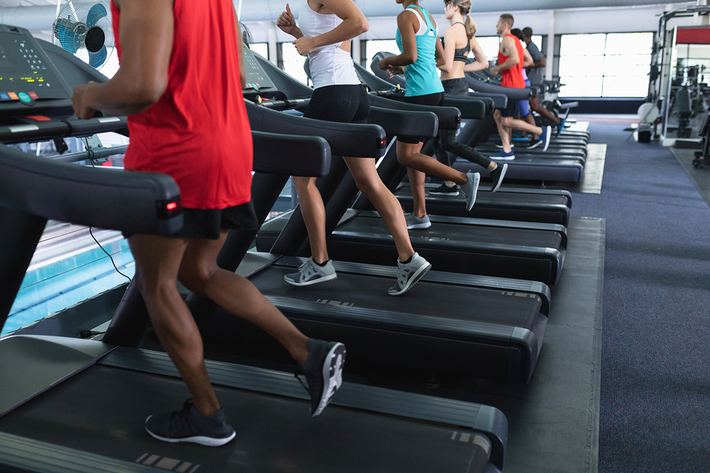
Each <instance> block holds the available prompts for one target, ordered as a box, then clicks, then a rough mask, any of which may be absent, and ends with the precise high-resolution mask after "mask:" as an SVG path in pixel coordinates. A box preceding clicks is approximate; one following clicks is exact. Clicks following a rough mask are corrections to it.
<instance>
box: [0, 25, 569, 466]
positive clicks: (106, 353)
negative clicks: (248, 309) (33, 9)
mask: <svg viewBox="0 0 710 473" xmlns="http://www.w3.org/2000/svg"><path fill="white" fill-rule="evenodd" d="M20 45H21V46H20ZM28 47H29V48H30V49H33V50H34V51H36V52H37V53H39V56H41V59H42V61H43V62H44V63H45V64H46V65H47V69H46V71H43V74H45V80H46V81H51V83H52V84H53V85H52V86H53V87H54V89H51V90H50V89H49V88H47V89H45V90H42V91H41V92H39V91H34V90H31V88H32V85H31V84H27V83H24V84H20V85H18V88H19V87H26V88H28V90H27V91H25V92H30V91H33V92H36V93H37V94H38V96H39V98H38V99H36V100H33V103H30V104H23V103H20V102H18V101H12V102H0V142H2V143H3V144H1V145H0V246H1V247H2V248H3V249H4V250H3V251H2V252H0V283H1V284H2V287H3V291H0V328H1V327H2V325H3V324H4V322H5V319H6V317H7V314H8V312H9V310H10V307H11V305H12V302H13V300H14V298H15V296H16V294H17V290H18V288H19V286H20V284H21V282H22V278H23V276H24V273H25V270H26V268H27V266H28V264H29V261H30V259H31V257H32V254H33V252H34V249H35V247H36V245H37V242H38V241H39V239H40V237H41V235H42V232H43V229H44V226H45V224H46V222H47V220H48V219H52V220H60V221H68V222H72V223H75V224H80V225H87V226H95V227H99V228H108V229H117V230H122V231H124V232H132V233H155V234H169V233H170V232H171V231H174V230H175V229H176V228H178V227H179V226H180V225H181V224H182V220H181V219H182V216H181V213H180V211H179V208H178V209H176V210H175V209H173V207H174V205H171V204H172V203H174V202H177V201H178V199H179V189H178V188H177V186H176V184H175V183H174V181H172V179H170V178H169V177H167V176H165V175H161V174H148V173H121V172H112V171H107V170H104V169H92V168H87V167H80V166H76V165H71V164H67V163H63V162H58V161H54V160H51V159H44V158H38V157H34V156H30V155H27V154H25V153H22V152H20V151H18V150H17V149H15V148H13V147H12V146H9V144H11V143H20V142H31V141H40V140H47V139H57V138H62V137H69V136H87V135H92V134H95V133H99V132H105V131H114V132H118V133H123V134H126V133H127V130H126V120H125V117H113V116H98V117H95V118H92V119H91V120H81V121H79V120H77V119H76V118H75V117H73V116H72V111H71V100H70V98H71V90H72V88H73V87H74V86H76V85H78V84H82V83H86V82H87V81H89V80H105V78H103V77H102V76H100V74H98V73H97V72H96V71H94V70H93V69H92V68H90V67H89V66H87V65H85V64H84V63H83V62H81V61H79V60H77V59H76V58H75V57H74V56H73V55H71V54H69V53H67V52H65V51H64V50H62V49H61V48H58V47H56V46H53V45H51V44H49V43H45V42H42V41H38V40H35V39H34V38H32V36H31V35H30V34H29V32H28V31H26V30H24V29H21V28H16V27H11V26H5V25H0V48H2V50H3V51H5V52H6V55H7V58H8V59H7V63H8V64H10V66H7V67H8V70H3V71H2V72H3V74H4V75H7V76H10V77H12V76H13V75H14V76H17V77H20V76H22V74H24V72H25V71H24V66H23V61H22V60H21V59H20V54H21V50H22V49H24V48H28ZM245 56H246V57H245V60H246V61H245V63H246V64H245V69H246V70H247V76H248V77H247V82H248V83H251V84H258V90H257V88H250V89H248V90H245V91H244V95H245V98H247V99H248V101H247V111H248V114H249V119H250V122H251V125H252V129H253V139H254V149H255V156H254V171H255V174H254V178H253V187H252V195H253V199H254V205H255V209H256V211H257V215H258V217H259V219H260V221H261V222H264V221H265V220H266V217H267V215H268V214H269V211H270V210H271V208H272V207H273V204H274V202H275V201H276V200H277V199H278V196H279V192H280V191H281V189H282V188H283V187H284V185H285V184H286V183H287V181H288V177H289V176H290V175H303V176H317V177H318V186H319V189H320V191H321V194H322V195H323V199H324V201H325V202H326V214H327V231H328V232H329V234H330V239H329V250H330V253H331V257H332V258H333V259H334V260H335V261H336V262H335V267H336V269H337V271H338V276H339V277H338V279H336V280H334V281H331V282H328V283H324V284H319V285H314V286H307V287H294V286H290V285H288V284H285V282H284V281H283V276H284V274H286V273H289V272H293V271H294V270H295V269H296V268H297V267H298V266H299V265H300V264H301V263H302V262H303V261H304V256H306V255H307V248H308V240H307V238H308V237H307V232H306V229H305V226H304V224H303V220H302V218H301V216H300V210H299V208H298V207H297V208H296V209H295V210H294V211H292V212H289V213H287V214H283V215H282V216H279V217H278V218H275V219H271V220H269V221H268V222H266V223H265V224H264V225H263V226H262V228H261V229H260V230H259V232H258V233H257V232H256V231H255V232H254V233H253V234H244V233H240V234H236V233H235V234H230V236H229V238H228V240H227V243H226V244H225V247H224V250H223V251H222V253H221V254H220V256H219V264H220V265H221V266H222V267H224V268H226V269H230V270H234V271H237V272H239V273H240V274H243V275H245V276H248V277H249V278H250V279H251V281H252V282H253V283H254V284H255V285H256V286H257V287H258V288H259V289H260V290H261V291H262V293H263V294H264V295H265V296H266V297H267V298H269V300H271V301H272V302H273V303H274V304H275V305H276V306H277V307H278V308H279V309H280V310H281V311H282V312H283V313H284V314H286V315H287V317H289V318H290V319H291V320H292V321H293V322H294V323H295V324H296V325H297V326H298V327H299V328H300V329H301V330H302V331H303V332H304V333H306V334H307V335H308V336H312V337H316V338H324V339H330V340H339V341H342V342H343V343H345V345H346V346H347V349H348V360H349V363H350V364H352V366H362V367H364V369H367V367H368V366H380V367H381V366H391V367H393V369H397V368H402V369H408V370H409V369H411V370H418V371H421V372H426V373H455V374H458V375H463V376H475V377H481V378H487V379H492V380H497V381H504V382H513V383H527V382H528V381H529V380H530V378H531V376H532V375H533V371H534V368H535V365H536V362H537V359H538V354H539V352H540V350H541V348H542V344H543V340H544V334H545V329H546V325H547V318H548V315H549V310H550V288H549V286H550V285H554V284H555V283H557V281H558V280H559V277H560V273H561V271H562V269H563V266H564V257H565V247H566V239H567V235H566V225H567V222H568V219H569V212H570V206H571V200H570V195H569V193H567V192H561V191H551V190H540V189H537V190H530V189H522V188H514V187H506V186H504V187H503V188H502V189H501V190H500V191H498V192H496V193H489V192H486V191H485V189H482V190H481V192H480V193H479V197H478V199H477V202H476V205H475V207H474V210H473V211H472V212H470V213H462V212H461V208H463V202H462V201H461V200H459V198H458V197H453V198H452V197H449V198H440V199H428V207H429V209H430V212H431V213H432V214H434V216H432V227H431V228H430V229H428V230H426V231H412V232H411V238H412V244H413V246H414V248H415V249H416V250H417V251H419V252H420V253H421V254H422V255H423V256H425V257H426V258H427V259H428V260H429V261H430V262H432V264H433V270H432V271H430V272H429V273H428V274H427V275H426V276H425V277H424V278H423V279H422V280H421V281H420V282H419V283H418V284H417V285H416V286H415V288H414V289H413V290H412V291H410V292H409V293H408V294H407V295H406V296H404V297H398V298H395V297H390V296H388V295H387V291H386V290H387V288H388V287H389V286H390V285H391V280H392V279H394V278H395V273H396V268H395V266H393V264H394V262H395V261H396V257H397V253H396V250H395V248H394V244H393V242H392V239H391V237H390V236H389V234H388V233H387V230H386V228H385V227H384V225H383V223H382V222H381V220H380V219H379V218H378V217H377V215H376V214H375V213H374V212H373V210H372V206H371V205H370V203H369V202H368V201H367V200H366V199H365V198H364V197H363V196H361V195H360V194H359V193H358V190H357V188H356V186H355V183H354V181H353V179H352V177H351V176H350V174H349V173H348V172H347V168H346V166H345V164H344V162H343V160H342V159H339V158H338V157H339V156H343V155H346V156H361V157H368V158H376V159H378V172H379V173H380V175H381V177H382V179H383V182H385V184H387V185H388V186H389V187H390V188H391V189H392V190H394V191H396V193H397V195H398V197H399V198H400V199H401V201H402V203H403V206H404V207H405V208H406V207H407V205H411V194H409V195H408V193H407V190H406V186H405V187H402V186H401V180H402V177H403V172H402V169H401V166H399V165H398V164H397V161H396V156H395V155H394V149H395V147H394V146H388V144H391V143H392V141H393V140H394V138H395V137H396V136H402V135H416V136H434V135H435V134H436V133H437V130H438V129H439V128H441V127H443V128H448V129H456V128H458V127H459V126H460V121H461V119H465V120H468V123H467V125H466V127H465V130H470V131H472V130H474V129H476V130H478V129H480V128H483V127H485V124H486V123H487V121H488V120H489V119H490V118H491V115H492V111H493V110H494V109H495V108H496V107H500V106H501V103H503V104H504V103H505V96H504V95H501V94H492V95H491V96H486V95H484V94H478V95H475V96H474V97H471V98H461V97H457V98H454V97H451V98H447V102H446V103H445V104H444V106H442V107H426V106H415V105H411V104H407V103H404V102H403V101H401V100H399V99H401V96H400V93H399V92H396V91H392V90H391V87H390V85H389V84H386V83H384V82H383V81H382V80H381V79H378V78H377V77H375V76H373V75H372V74H370V73H368V72H367V71H366V70H365V69H359V73H360V75H361V77H362V79H363V82H364V83H366V84H367V85H368V87H369V89H370V90H371V91H372V92H373V93H372V94H371V95H370V100H371V105H372V111H371V115H370V117H369V119H368V121H369V124H367V125H361V124H342V123H330V122H324V121H318V120H310V119H306V118H303V117H300V116H298V114H297V113H293V111H294V110H296V111H297V110H302V109H303V107H305V105H306V104H307V101H308V98H309V97H310V94H311V92H312V90H311V89H310V88H308V87H305V86H303V85H302V84H300V83H298V82H296V81H294V80H293V79H291V78H289V77H288V76H287V75H285V74H284V73H283V72H282V71H280V70H279V69H278V68H276V67H274V66H273V65H271V64H270V63H269V62H268V61H265V60H264V59H263V58H261V57H259V56H257V55H255V54H253V53H251V52H250V51H249V49H247V48H245ZM3 67H4V65H3ZM18 91H20V90H19V89H18ZM502 106H504V105H502ZM283 110H288V111H289V112H290V113H283ZM563 136H564V135H563ZM531 159H532V158H531ZM550 159H552V158H550ZM457 165H458V163H457ZM464 166H468V164H464ZM471 166H472V165H471ZM484 176H485V174H484ZM408 197H409V202H410V203H409V204H408V203H407V202H408V200H407V199H408ZM106 202H110V206H109V207H108V208H107V206H106ZM170 209H173V210H170ZM254 241H256V250H254V249H253V248H252V245H253V242H254ZM250 248H252V249H251V250H250ZM186 302H187V304H188V306H189V307H190V308H191V310H192V312H193V314H194V315H195V317H196V319H197V321H198V325H199V327H200V330H201V332H202V335H203V339H204V341H205V346H206V348H207V350H208V353H209V354H214V355H215V356H208V361H207V367H208V371H209V373H210V378H211V380H212V382H213V384H214V385H215V389H216V392H217V395H218V397H219V399H220V402H221V403H222V405H223V407H224V409H225V411H226V412H227V414H228V416H229V417H230V419H231V420H232V423H233V425H234V427H235V429H236V431H237V437H236V439H235V440H234V441H233V442H230V443H229V444H227V445H225V446H224V447H220V448H218V449H207V448H205V447H200V446H197V445H190V444H180V445H179V446H176V445H173V444H167V443H163V442H160V441H157V440H155V439H153V438H152V437H150V436H149V435H147V433H146V432H145V431H144V429H143V421H144V419H145V418H146V417H147V416H148V415H150V414H151V413H155V412H162V411H165V410H166V409H168V410H169V409H170V408H172V407H174V406H177V405H179V404H180V403H181V402H182V401H184V399H185V398H186V397H187V396H188V393H187V390H186V388H185V387H184V384H183V383H182V381H181V380H180V378H179V375H178V374H177V372H176V370H175V368H174V367H173V365H172V363H171V362H170V360H169V358H168V357H167V355H165V354H164V353H163V352H162V351H160V350H159V349H156V347H155V346H154V345H155V344H154V343H153V342H152V338H151V331H150V329H149V328H148V327H147V314H146V310H145V306H144V304H143V302H142V300H141V298H140V296H139V294H138V291H137V289H136V288H135V287H134V286H133V284H129V286H128V288H127V290H126V293H125V295H124V296H123V299H122V300H121V302H120V304H119V305H118V307H117V308H116V309H115V313H114V315H113V318H112V319H111V322H110V325H109V327H108V329H107V330H106V333H105V335H104V337H103V340H102V341H96V340H85V339H80V338H69V337H58V336H46V335H45V336H40V335H24V334H22V333H23V331H20V334H16V335H12V336H9V337H5V338H4V339H2V340H0V471H22V472H26V471H42V472H66V471H75V472H103V471H106V472H108V471H111V472H116V471H122V472H123V471H127V472H133V471H135V472H144V471H145V472H151V471H163V472H164V471H175V472H181V473H184V472H187V473H193V472H195V471H198V472H207V471H232V470H234V471H259V472H302V471H334V470H335V471H341V472H351V471H352V472H355V471H359V472H363V471H366V472H405V471H406V472H425V471H427V472H428V471H431V472H434V471H436V472H487V473H494V472H500V471H502V470H503V464H504V458H505V449H506V446H507V435H508V424H507V420H506V418H505V416H504V414H503V413H502V412H501V411H499V410H498V409H496V408H494V407H490V406H485V405H480V404H476V403H471V402H463V401H456V400H451V399H444V398H440V397H436V396H430V395H422V394H415V393H409V392H403V391H398V390H392V389H384V388H381V387H377V386H370V385H367V384H359V383H354V382H348V377H347V370H348V367H346V382H345V383H344V385H343V387H342V389H341V391H339V392H338V395H337V396H336V397H335V399H334V401H333V403H332V404H331V406H330V407H328V409H326V411H325V412H324V413H323V414H322V415H321V416H319V417H318V418H316V419H311V418H310V417H309V414H308V400H307V392H306V391H305V390H303V388H302V387H301V385H300V384H299V383H298V381H297V380H296V379H295V378H294V377H293V375H292V373H291V372H289V371H288V370H287V369H281V368H282V367H283V366H286V365H284V364H282V363H281V362H275V361H274V360H273V359H263V360H262V358H261V357H262V356H265V355H264V354H265V353H271V354H276V355H274V356H276V357H278V356H280V355H279V353H283V351H280V350H281V348H280V347H279V346H278V345H277V344H276V342H274V341H273V340H271V339H269V338H268V337H267V336H266V335H265V334H263V333H261V332H260V331H258V330H257V329H255V328H254V327H252V326H250V325H249V324H246V323H243V322H242V321H240V320H237V319H236V318H234V317H232V316H230V315H229V314H227V313H225V312H224V311H223V310H222V309H220V308H219V307H216V306H215V305H213V304H212V303H211V302H210V301H208V300H204V299H201V298H199V297H197V296H195V295H194V294H188V295H187V296H186ZM82 307H87V308H86V309H84V310H90V309H88V308H89V307H92V305H90V304H84V305H82V306H79V307H77V308H74V310H82ZM235 360H238V361H239V362H234V361H235Z"/></svg>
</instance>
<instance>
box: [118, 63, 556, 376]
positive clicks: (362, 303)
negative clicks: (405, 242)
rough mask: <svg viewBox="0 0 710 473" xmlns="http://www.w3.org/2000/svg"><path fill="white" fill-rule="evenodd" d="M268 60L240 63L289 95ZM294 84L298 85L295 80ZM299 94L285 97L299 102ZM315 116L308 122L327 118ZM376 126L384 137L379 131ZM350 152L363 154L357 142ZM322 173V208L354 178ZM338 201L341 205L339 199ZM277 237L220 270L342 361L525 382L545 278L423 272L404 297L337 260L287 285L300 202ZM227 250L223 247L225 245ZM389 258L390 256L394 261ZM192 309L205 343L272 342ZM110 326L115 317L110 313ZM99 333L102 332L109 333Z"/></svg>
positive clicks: (388, 271)
mask: <svg viewBox="0 0 710 473" xmlns="http://www.w3.org/2000/svg"><path fill="white" fill-rule="evenodd" d="M245 64H246V65H249V67H253V66H254V65H255V64H257V65H261V61H260V60H258V62H257V61H249V60H247V61H245ZM272 67H273V66H264V67H260V68H259V70H257V71H253V72H250V71H247V74H254V76H261V77H264V78H269V86H268V87H260V88H261V89H262V90H266V91H267V92H268V91H269V90H270V92H268V93H269V94H270V95H272V97H277V96H278V94H283V95H288V96H289V97H294V96H296V94H287V93H285V92H288V90H284V88H285V87H286V86H287V85H288V83H289V81H293V79H289V78H288V77H287V76H285V75H277V74H275V73H273V77H272V70H275V68H273V69H272ZM266 71H269V73H268V74H267V72H266ZM260 84H261V83H260ZM271 84H274V85H277V84H278V89H277V90H271V89H274V87H271ZM261 85H262V86H263V84H261ZM298 87H302V86H300V84H299V85H298ZM266 98H270V97H268V96H267V97H266ZM298 100H299V99H289V101H290V102H293V103H296V104H297V103H298ZM281 102H282V101H279V100H277V99H275V98H272V99H271V100H268V101H264V103H271V105H270V106H271V107H274V106H280V105H284V104H283V103H281ZM254 108H258V109H259V110H258V111H259V113H260V115H256V114H255V113H254ZM440 108H442V109H444V110H445V109H446V107H440ZM248 111H249V113H250V119H251V117H256V116H261V117H262V118H260V119H259V120H253V121H252V126H253V127H256V126H259V127H262V130H261V131H272V130H274V129H276V130H279V131H286V130H288V131H289V132H290V133H298V134H304V133H312V132H313V131H312V130H311V131H309V130H308V128H309V127H310V122H312V120H309V119H306V118H299V117H295V116H293V115H291V114H287V113H280V112H276V111H274V110H271V109H269V108H266V107H263V106H254V107H251V106H250V107H248ZM400 113H401V112H400ZM405 117H406V115H401V116H400V119H399V120H398V123H405V124H406V123H408V120H406V119H405ZM298 121H300V122H302V123H303V124H302V125H301V126H302V128H301V129H300V130H299V129H297V128H296V127H297V126H298V125H299V122H298ZM317 122H318V124H317V125H314V126H317V127H323V126H326V125H327V124H328V122H324V121H317ZM434 123H435V122H434ZM434 123H433V124H434ZM339 125H343V124H339ZM350 126H353V125H350ZM362 126H363V125H358V127H362ZM370 126H373V125H370ZM435 130H436V127H435V126H432V127H431V130H430V132H429V133H431V134H433V133H434V132H435ZM382 132H383V137H384V130H382ZM328 140H329V143H330V145H331V149H332V151H333V154H334V155H336V156H338V155H340V154H342V153H346V152H352V153H353V154H355V152H354V150H356V148H353V147H352V146H346V147H343V146H342V141H341V140H339V139H338V140H336V139H331V138H328ZM358 142H359V143H360V144H359V146H362V145H363V144H366V140H358ZM382 151H384V150H382ZM357 154H358V155H360V156H368V155H367V154H365V153H364V151H360V150H357ZM380 156H381V154H380ZM333 176H335V178H333ZM341 176H345V177H344V178H343V177H341ZM328 177H329V179H324V178H321V179H319V180H318V183H317V185H318V186H319V188H320V189H321V194H322V195H323V198H324V200H325V201H326V202H327V207H326V211H327V212H329V211H332V210H333V209H334V208H335V207H334V205H333V204H334V203H336V202H335V201H336V200H338V199H340V197H343V196H344V195H345V194H344V193H342V192H338V191H339V190H340V189H341V188H342V187H343V186H344V182H343V181H345V180H348V179H350V180H352V177H351V176H350V175H349V174H348V173H347V168H346V166H345V164H344V162H343V161H342V160H341V159H339V158H338V159H334V160H332V162H331V171H330V173H329V176H328ZM337 205H338V206H341V205H342V202H338V203H337ZM346 206H347V203H346ZM338 208H340V207H338ZM337 221H338V219H335V218H333V219H327V220H326V225H327V226H331V225H334V224H335V223H337ZM279 242H280V243H279V245H277V246H275V247H274V248H273V250H272V251H271V252H252V251H250V252H249V253H247V255H246V256H245V257H244V259H243V260H240V259H239V258H237V257H233V258H229V261H227V258H225V259H223V260H221V261H220V265H221V266H222V267H224V268H225V269H226V268H229V269H231V268H237V266H239V268H238V272H239V273H240V274H242V275H246V276H249V277H250V279H251V281H252V282H253V283H254V284H255V285H256V286H257V287H258V288H259V289H260V291H261V292H262V293H263V294H264V295H265V296H266V297H267V298H268V299H269V300H271V301H272V302H273V303H274V304H275V305H276V306H277V307H278V308H279V309H280V310H281V311H282V312H283V313H284V314H285V315H286V316H287V317H289V318H290V319H291V320H292V321H293V322H294V323H295V324H296V325H297V326H298V327H299V328H301V329H302V330H303V331H304V332H305V333H309V334H313V336H321V335H322V336H327V337H329V338H335V339H338V340H341V341H343V343H345V344H346V346H347V347H348V360H349V362H352V361H353V360H361V361H364V362H369V361H376V362H377V363H384V364H390V365H393V366H400V367H402V366H404V367H407V368H412V369H415V370H418V371H421V370H426V371H427V372H430V371H435V372H441V371H451V372H455V373H458V374H461V375H473V376H479V377H484V378H489V379H496V380H503V381H511V382H522V383H526V382H528V381H529V380H530V377H531V376H532V373H533V371H534V368H535V365H536V363H537V358H538V355H539V351H540V349H541V348H542V343H543V340H544V333H545V329H546V326H547V314H549V301H550V290H549V288H548V287H547V286H546V285H545V284H542V283H540V282H535V281H529V280H520V279H502V278H492V277H487V276H477V275H462V274H454V273H443V272H440V271H430V272H429V273H428V274H427V275H426V276H425V277H424V278H423V279H422V280H421V281H420V282H419V283H418V284H417V286H416V290H415V291H411V292H410V293H408V294H407V295H406V296H405V297H391V296H389V295H387V292H386V290H387V288H388V287H389V286H390V285H391V284H392V281H393V280H394V279H395V277H396V268H394V267H391V266H389V267H387V266H379V265H368V264H362V263H353V262H343V261H336V262H335V267H336V270H337V271H338V279H336V280H334V281H331V282H329V284H321V285H314V286H308V287H294V286H290V285H288V284H286V283H285V281H284V280H283V276H284V274H286V273H292V272H294V271H296V270H297V269H298V267H299V266H300V265H301V264H302V263H303V261H304V260H303V258H299V257H297V256H296V255H297V254H298V250H299V249H300V248H301V247H302V246H303V245H306V244H307V232H306V230H305V225H304V224H303V220H302V218H300V210H298V208H297V209H296V211H294V212H293V217H292V218H291V219H290V220H289V222H288V224H287V225H286V227H285V228H284V230H283V231H282V233H281V235H280V237H279ZM250 244H251V240H249V241H246V242H244V241H242V242H236V241H235V242H233V245H232V244H230V246H236V247H243V246H244V245H246V246H247V247H248V246H249V245H250ZM225 252H229V249H228V248H226V247H225ZM282 255H285V256H282ZM395 259H396V257H393V258H392V260H391V261H392V262H394V261H395ZM240 263H241V264H240ZM196 299H199V298H196V297H194V296H193V295H191V296H188V298H187V299H186V300H187V301H188V302H189V303H195V304H197V305H199V304H200V302H199V300H196ZM196 312H197V311H193V314H194V313H196ZM199 312H200V313H201V314H202V316H201V317H200V319H199V320H198V324H199V326H200V328H201V330H202V333H203V338H204V339H205V341H206V343H207V344H212V345H214V346H220V347H232V348H233V349H234V350H239V349H240V348H243V347H246V346H247V345H253V346H257V347H259V346H261V347H266V346H270V345H269V344H272V343H273V342H272V341H271V340H269V339H263V340H262V337H261V334H260V333H258V332H259V331H255V330H253V327H251V326H250V325H249V324H246V323H242V321H240V320H236V319H234V317H231V316H229V315H228V314H226V313H224V311H222V310H221V309H215V310H213V311H211V312H210V311H208V310H201V311H199ZM112 324H113V325H116V326H117V327H120V325H122V323H121V322H117V321H116V318H114V321H113V322H112ZM106 337H107V338H108V337H109V333H108V332H107V335H106ZM482 360H485V362H482Z"/></svg>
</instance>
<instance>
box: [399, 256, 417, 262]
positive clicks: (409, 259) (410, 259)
mask: <svg viewBox="0 0 710 473" xmlns="http://www.w3.org/2000/svg"><path fill="white" fill-rule="evenodd" d="M413 257H414V255H412V256H410V257H409V258H407V261H402V260H400V261H399V262H400V263H402V264H409V263H411V262H412V258H413Z"/></svg>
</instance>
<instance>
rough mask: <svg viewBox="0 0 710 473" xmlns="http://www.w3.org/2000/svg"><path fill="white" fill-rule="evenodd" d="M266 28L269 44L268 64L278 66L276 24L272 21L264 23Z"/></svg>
mask: <svg viewBox="0 0 710 473" xmlns="http://www.w3.org/2000/svg"><path fill="white" fill-rule="evenodd" d="M264 24H265V26H266V28H267V35H268V43H269V62H271V63H272V64H276V65H277V66H278V44H277V41H276V23H274V22H273V21H265V22H264Z"/></svg>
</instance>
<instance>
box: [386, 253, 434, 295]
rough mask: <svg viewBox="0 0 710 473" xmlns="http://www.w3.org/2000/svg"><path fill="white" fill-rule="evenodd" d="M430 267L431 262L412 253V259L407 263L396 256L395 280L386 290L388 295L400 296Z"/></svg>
mask: <svg viewBox="0 0 710 473" xmlns="http://www.w3.org/2000/svg"><path fill="white" fill-rule="evenodd" d="M430 269H431V263H430V262H428V261H427V260H425V259H424V258H422V257H421V256H419V253H414V254H413V255H412V259H411V261H410V262H409V263H407V264H402V262H401V261H400V260H399V258H397V282H396V283H395V285H394V286H392V287H391V288H389V289H388V290H387V294H389V295H390V296H401V295H402V294H404V293H405V292H407V291H409V290H410V289H411V288H412V286H414V285H415V284H416V283H417V282H418V281H419V280H420V279H421V278H422V276H424V275H425V274H426V273H427V271H429V270H430Z"/></svg>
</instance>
